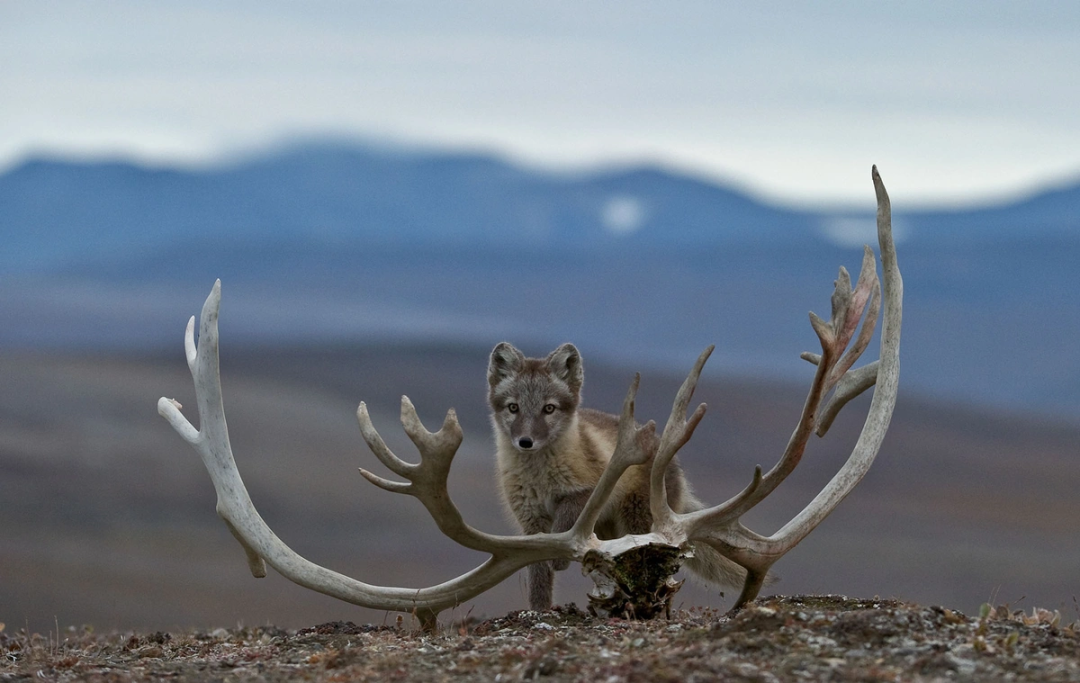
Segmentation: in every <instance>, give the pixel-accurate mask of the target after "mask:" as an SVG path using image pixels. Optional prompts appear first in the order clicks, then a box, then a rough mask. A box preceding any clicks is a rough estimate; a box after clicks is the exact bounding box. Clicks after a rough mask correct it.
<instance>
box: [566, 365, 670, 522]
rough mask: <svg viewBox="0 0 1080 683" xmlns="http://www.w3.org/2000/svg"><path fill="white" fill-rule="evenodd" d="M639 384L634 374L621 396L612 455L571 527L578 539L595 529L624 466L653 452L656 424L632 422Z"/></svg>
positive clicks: (638, 462)
mask: <svg viewBox="0 0 1080 683" xmlns="http://www.w3.org/2000/svg"><path fill="white" fill-rule="evenodd" d="M640 383H641V374H640V373H635V374H634V380H633V381H632V382H631V383H630V388H629V389H628V390H627V391H626V398H624V399H623V407H622V414H621V415H620V416H619V433H618V437H617V440H616V443H615V452H614V453H613V454H612V456H611V460H610V461H609V462H608V464H607V467H605V468H604V472H603V474H601V475H600V481H599V482H597V484H596V487H595V488H594V489H593V491H592V493H591V494H589V499H588V500H587V501H586V502H585V507H584V508H582V510H581V514H579V515H578V518H577V521H575V522H574V526H573V527H572V528H571V529H570V534H571V535H572V536H575V537H578V538H586V537H588V536H589V535H590V534H592V533H593V529H595V528H596V521H597V520H598V519H599V518H600V512H601V511H602V510H603V507H604V505H605V504H606V503H607V501H608V498H610V497H611V494H612V492H613V491H614V490H615V485H616V484H617V483H618V481H619V479H620V478H621V477H622V475H623V473H624V472H626V470H627V469H629V468H630V467H633V466H634V465H644V464H645V463H647V462H649V459H650V458H652V457H654V456H655V454H656V450H655V448H656V423H655V422H653V421H652V420H649V421H648V422H647V423H646V424H645V425H644V426H642V427H638V426H637V424H636V423H635V422H634V399H635V398H636V396H637V390H638V385H639V384H640Z"/></svg>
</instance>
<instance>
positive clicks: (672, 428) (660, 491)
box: [649, 345, 716, 531]
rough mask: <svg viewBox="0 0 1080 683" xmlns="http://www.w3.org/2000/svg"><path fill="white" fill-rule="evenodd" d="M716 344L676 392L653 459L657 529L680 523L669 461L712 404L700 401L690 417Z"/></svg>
mask: <svg viewBox="0 0 1080 683" xmlns="http://www.w3.org/2000/svg"><path fill="white" fill-rule="evenodd" d="M714 348H716V347H715V346H712V345H710V346H709V347H708V348H706V349H705V350H704V351H702V352H701V355H699V356H698V359H697V361H695V362H694V367H693V368H692V369H691V370H690V374H689V375H687V377H686V379H685V380H684V381H683V383H682V386H681V387H680V388H679V393H678V394H676V396H675V401H674V403H673V404H672V406H671V415H670V416H669V417H668V421H667V424H666V425H664V432H663V434H662V435H661V437H660V445H659V446H658V447H657V453H656V459H655V460H653V465H652V470H651V472H650V475H649V477H650V478H649V485H650V487H649V506H650V511H651V512H652V517H653V529H655V530H657V531H662V530H667V529H670V528H671V527H673V526H675V525H676V518H677V515H676V513H675V511H674V510H672V509H671V505H670V503H669V502H668V498H667V486H666V485H665V481H666V476H667V471H668V465H670V464H671V460H672V458H674V457H675V454H676V453H677V452H678V451H679V449H680V448H682V447H683V446H685V445H686V442H687V441H689V440H690V437H692V436H693V435H694V430H695V429H697V426H698V423H700V422H701V419H702V418H703V417H705V411H706V409H707V408H708V406H706V405H705V404H704V403H702V404H700V405H698V407H697V408H696V409H695V410H694V412H693V414H691V415H690V417H687V416H686V411H687V409H688V408H689V406H690V399H692V398H693V397H694V389H696V388H697V383H698V380H699V379H700V378H701V371H702V369H703V368H704V367H705V362H706V361H707V360H709V356H711V355H712V352H713V349H714Z"/></svg>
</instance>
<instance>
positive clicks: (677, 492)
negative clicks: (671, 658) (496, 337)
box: [488, 342, 746, 610]
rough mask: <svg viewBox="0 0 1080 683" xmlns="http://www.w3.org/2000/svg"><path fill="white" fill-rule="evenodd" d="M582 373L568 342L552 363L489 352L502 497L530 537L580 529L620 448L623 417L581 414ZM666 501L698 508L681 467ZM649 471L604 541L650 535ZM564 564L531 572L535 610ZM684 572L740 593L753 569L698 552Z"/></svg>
mask: <svg viewBox="0 0 1080 683" xmlns="http://www.w3.org/2000/svg"><path fill="white" fill-rule="evenodd" d="M584 378H585V373H584V369H583V367H582V362H581V354H580V353H578V350H577V348H576V347H575V346H574V345H573V344H563V345H562V346H560V347H559V348H557V349H555V350H554V351H552V352H551V354H550V355H549V356H548V357H547V358H526V357H525V355H524V354H522V353H521V352H520V351H518V350H517V349H516V348H514V347H513V346H512V345H511V344H509V343H507V342H502V343H501V344H499V345H498V346H496V347H495V349H494V350H493V351H492V352H491V359H490V362H489V364H488V386H489V391H488V400H489V402H490V404H491V423H492V426H493V427H494V430H495V444H496V450H495V458H496V467H497V471H498V483H499V489H500V493H501V495H502V498H503V501H504V503H505V504H506V506H507V507H508V508H509V509H510V512H511V513H512V514H513V515H514V518H515V519H516V520H517V522H518V524H519V525H520V526H521V529H522V531H523V532H524V533H526V534H538V533H547V532H559V531H566V530H567V529H569V528H570V527H572V526H573V525H574V522H575V521H576V520H577V517H578V514H579V513H580V512H581V510H582V508H583V507H584V506H585V501H586V500H588V498H589V494H590V493H592V490H593V487H595V486H596V483H597V482H598V481H599V480H600V475H601V473H603V471H604V467H605V466H606V465H607V462H608V460H609V459H610V458H611V455H612V453H613V452H614V450H615V441H616V437H617V433H618V423H619V419H618V417H616V416H615V415H609V414H607V413H602V412H600V411H597V410H591V409H589V408H582V407H580V402H581V386H582V383H583V382H584ZM665 484H666V486H667V495H668V501H669V503H670V504H671V507H672V509H674V510H675V511H676V512H690V511H692V510H699V509H701V507H702V505H701V502H700V501H698V500H697V499H696V498H695V497H694V496H693V494H692V493H691V492H690V487H689V485H688V484H687V482H686V477H685V476H684V475H683V472H682V469H681V468H680V467H679V465H678V463H677V462H675V461H672V463H671V465H670V466H669V468H668V472H667V478H666V481H665ZM651 526H652V513H651V512H650V511H649V470H648V466H647V465H637V466H634V467H631V468H630V469H628V470H627V471H626V473H625V474H623V476H622V478H621V479H619V483H618V485H617V486H616V488H615V492H614V493H613V494H612V496H611V498H610V499H609V500H608V502H607V504H606V505H605V506H604V510H603V512H602V513H601V516H600V520H599V521H598V522H597V525H596V534H597V536H599V537H600V538H604V539H606V538H618V537H620V536H624V535H626V534H644V533H648V532H649V529H650V527H651ZM568 565H569V561H567V560H556V561H553V562H540V563H537V564H534V565H531V566H530V567H529V605H530V607H531V608H532V609H538V610H541V609H548V608H550V607H551V599H552V592H553V588H554V578H555V575H554V570H556V569H558V570H562V569H566V567H567V566H568ZM686 566H687V568H688V569H689V570H690V571H691V572H692V573H694V574H695V575H696V576H697V577H698V578H700V579H702V580H704V581H705V582H707V583H710V584H721V585H727V586H735V585H739V584H741V583H742V580H743V579H744V577H745V575H746V571H745V570H744V569H743V568H741V567H739V566H738V565H736V564H735V563H734V562H732V561H730V560H728V559H726V558H724V557H723V556H721V555H720V554H719V553H717V552H716V551H715V550H713V549H712V548H710V547H708V546H703V545H699V546H698V547H695V548H694V557H693V558H690V559H688V560H687V562H686Z"/></svg>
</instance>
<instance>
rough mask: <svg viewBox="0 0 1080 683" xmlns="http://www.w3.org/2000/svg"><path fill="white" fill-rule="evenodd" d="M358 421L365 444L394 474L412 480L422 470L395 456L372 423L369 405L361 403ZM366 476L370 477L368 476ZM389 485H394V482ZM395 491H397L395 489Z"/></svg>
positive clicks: (357, 416)
mask: <svg viewBox="0 0 1080 683" xmlns="http://www.w3.org/2000/svg"><path fill="white" fill-rule="evenodd" d="M356 421H357V422H359V423H360V435H361V436H362V437H364V442H365V443H366V444H367V445H368V448H370V449H371V452H372V453H374V454H375V457H376V458H378V459H379V462H381V463H382V464H383V465H385V466H386V469H388V470H390V471H391V472H393V473H394V474H396V475H398V476H400V477H405V478H406V479H410V480H411V479H412V475H413V473H414V472H416V470H418V469H420V466H419V465H414V464H413V463H409V462H405V461H404V460H402V459H401V458H399V457H397V456H396V455H394V452H393V451H391V450H390V447H389V446H387V445H386V442H385V441H383V438H382V435H381V434H379V432H378V430H376V429H375V425H374V424H373V423H372V422H371V415H369V414H368V409H367V404H366V403H364V402H363V401H361V402H360V406H359V407H358V408H357V409H356ZM360 471H361V473H362V472H364V470H360ZM364 476H365V477H368V475H367V474H365V475H364ZM372 476H374V475H372ZM376 479H380V480H381V481H383V482H386V481H387V480H385V479H381V478H379V477H376ZM368 481H371V482H372V483H374V484H376V485H377V486H382V484H379V483H378V482H376V481H375V480H373V479H371V478H370V477H368ZM387 483H390V484H393V483H394V482H387ZM384 488H385V487H384ZM387 490H391V489H387ZM393 490H397V489H396V488H395V489H393Z"/></svg>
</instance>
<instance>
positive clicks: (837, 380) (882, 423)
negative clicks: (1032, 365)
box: [651, 166, 903, 609]
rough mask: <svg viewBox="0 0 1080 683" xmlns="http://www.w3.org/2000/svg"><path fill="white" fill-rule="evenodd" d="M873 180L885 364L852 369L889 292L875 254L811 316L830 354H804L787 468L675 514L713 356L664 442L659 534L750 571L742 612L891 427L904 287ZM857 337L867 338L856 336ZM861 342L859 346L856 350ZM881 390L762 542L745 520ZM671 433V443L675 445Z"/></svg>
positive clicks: (656, 494) (657, 472)
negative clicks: (816, 482) (807, 495)
mask: <svg viewBox="0 0 1080 683" xmlns="http://www.w3.org/2000/svg"><path fill="white" fill-rule="evenodd" d="M871 175H872V177H873V181H874V189H875V191H876V193H877V201H878V214H877V227H878V244H879V246H880V249H881V261H882V271H883V273H884V278H885V315H884V323H883V328H882V335H881V357H880V360H878V361H875V362H873V363H870V364H868V365H866V366H864V367H862V368H859V369H857V370H852V369H851V368H852V366H853V365H854V364H855V361H857V360H858V358H859V356H860V355H861V354H862V352H863V351H865V350H866V348H867V346H869V343H870V339H871V337H872V336H873V334H874V327H875V325H876V321H877V314H878V309H879V307H880V303H881V286H880V283H879V281H878V278H877V272H876V267H875V263H874V256H873V252H871V250H870V248H869V247H866V250H865V253H864V256H863V265H862V270H861V272H860V273H859V279H858V283H857V284H856V286H855V287H854V288H852V286H851V279H850V277H849V276H848V273H847V271H846V270H844V269H843V268H841V269H840V276H839V277H838V278H837V280H836V286H835V290H834V292H833V297H832V317H831V319H830V320H829V321H828V322H826V321H824V320H822V319H821V318H819V317H818V316H817V315H815V314H813V313H811V314H810V323H811V325H812V326H813V328H814V331H815V332H816V333H817V336H818V339H819V340H820V341H821V354H803V358H805V359H807V360H808V361H810V362H811V363H813V364H815V365H816V366H817V371H816V372H815V373H814V379H813V382H812V383H811V386H810V393H809V395H808V396H807V398H806V403H805V404H804V406H803V411H802V415H801V416H800V418H799V423H798V425H797V426H796V427H795V431H794V433H793V434H792V435H791V439H790V440H789V441H788V445H787V448H786V449H785V450H784V453H783V455H782V456H781V457H780V460H779V462H778V463H777V464H776V465H775V466H774V467H773V468H772V469H771V470H769V472H768V473H766V474H764V475H762V472H761V467H760V466H758V468H757V469H756V470H755V472H754V476H753V478H752V480H751V482H750V484H749V485H748V486H747V487H746V488H745V489H743V490H742V491H741V492H740V493H738V494H737V495H735V496H734V497H732V498H731V499H730V500H728V501H726V502H724V503H721V504H720V505H716V506H714V507H711V508H707V509H704V510H699V511H696V512H690V513H685V514H679V513H676V512H675V511H673V510H672V509H671V507H670V506H669V505H668V503H667V499H666V497H665V495H664V473H665V472H666V470H667V465H668V463H669V462H670V460H671V458H672V457H673V456H674V454H675V451H676V450H678V449H677V448H665V447H664V445H663V444H664V443H667V442H668V441H676V440H677V441H679V442H680V443H685V440H686V439H687V438H689V433H692V432H693V428H694V426H695V425H696V424H697V422H698V421H699V420H700V419H701V413H702V411H703V410H704V406H703V405H702V406H699V407H698V409H697V411H696V412H695V413H694V414H693V415H692V416H691V417H690V419H689V420H687V419H686V410H687V406H688V404H689V401H690V398H691V397H692V396H693V392H694V387H695V385H696V384H697V378H698V375H699V374H700V371H701V366H702V365H704V363H705V360H706V359H707V358H708V355H709V353H710V352H711V351H712V349H711V348H710V349H707V350H706V351H705V353H703V354H702V355H701V357H700V358H699V359H698V362H697V365H696V366H695V368H694V371H693V372H691V373H690V376H689V377H688V378H687V380H686V383H684V384H683V387H682V389H681V390H680V391H679V395H678V398H677V399H676V401H675V406H674V408H673V410H672V413H671V419H670V420H669V421H668V426H667V427H666V428H665V429H664V434H663V436H662V437H661V444H662V445H661V446H660V449H659V452H658V454H657V457H656V460H655V461H654V462H653V466H652V481H651V484H652V491H651V497H652V499H651V505H652V513H653V519H654V531H658V532H661V533H663V534H664V535H665V536H667V537H668V538H669V539H671V542H672V543H675V544H679V543H686V542H689V543H691V544H693V543H705V544H707V545H709V546H711V547H713V548H715V549H716V550H717V551H718V552H720V553H721V554H722V555H724V556H725V557H727V558H729V559H731V560H733V561H735V562H737V563H738V564H740V565H742V566H743V567H745V568H746V570H747V578H746V583H745V585H744V587H743V591H742V594H741V595H740V596H739V598H738V600H736V603H735V606H734V607H733V609H739V608H740V607H741V606H742V605H743V604H745V603H746V602H747V601H749V600H753V599H754V598H755V597H756V596H757V594H758V591H759V590H760V589H761V586H762V584H763V582H764V579H765V575H766V573H767V572H768V570H769V567H771V566H772V564H773V563H774V562H776V561H777V560H778V559H780V557H782V556H783V555H784V554H785V553H786V552H787V551H789V550H791V549H792V548H794V547H795V545H797V544H798V543H799V542H800V541H801V540H802V539H804V538H805V537H806V536H807V534H809V533H810V532H811V531H813V530H814V528H815V527H816V526H817V525H818V524H820V523H821V522H822V520H824V519H825V517H827V516H828V515H829V514H830V513H831V512H832V511H833V510H834V509H835V508H836V506H837V505H838V504H839V503H840V501H841V500H843V499H844V498H845V497H846V496H847V495H848V493H850V492H851V490H852V489H853V488H854V487H855V485H856V484H858V483H859V481H860V480H861V479H862V478H863V476H864V475H865V474H866V472H867V470H869V468H870V465H871V464H873V462H874V458H875V457H876V456H877V453H878V450H879V448H880V447H881V442H882V440H883V439H884V437H885V432H886V430H887V429H888V427H889V421H890V419H891V418H892V412H893V407H894V406H895V405H896V393H897V384H898V381H899V375H900V355H899V352H900V321H901V308H902V301H903V280H902V279H901V277H900V270H899V268H898V266H897V263H896V249H895V245H894V244H893V238H892V216H891V209H890V205H889V195H888V193H886V191H885V186H884V184H883V183H882V182H881V176H880V175H879V174H878V171H877V167H876V166H875V167H874V168H873V170H872V173H871ZM864 313H865V316H864ZM864 317H865V320H863V323H862V328H861V329H859V321H860V320H861V319H863V318H864ZM857 329H858V330H859V334H858V336H855V332H856V330H857ZM852 339H854V340H855V343H854V344H853V345H852V346H851V348H850V349H848V348H847V347H848V344H850V343H851V341H852ZM845 349H846V350H847V352H846V353H845ZM874 384H877V386H878V389H877V390H876V391H875V392H874V398H873V400H872V401H871V404H870V412H869V414H868V415H867V418H866V422H865V424H864V425H863V430H862V433H861V434H860V436H859V440H858V442H857V443H856V445H855V448H854V450H853V451H852V453H851V456H850V457H849V458H848V461H847V462H846V463H845V464H844V466H843V467H842V468H841V469H840V471H839V472H838V473H837V474H836V476H834V477H833V479H832V480H831V481H830V482H829V483H828V484H827V485H826V486H825V488H824V489H823V490H822V491H821V492H820V493H819V494H818V495H817V496H816V497H815V498H814V499H813V501H811V502H810V504H809V505H807V506H806V508H805V509H804V510H803V511H802V512H800V513H799V514H798V515H796V517H795V518H794V519H792V520H791V521H790V522H788V523H787V524H786V525H785V526H784V527H783V528H781V529H780V530H779V531H777V532H776V533H775V534H773V535H772V536H761V535H759V534H756V533H754V532H753V531H751V530H749V529H747V528H746V527H745V526H743V525H742V523H741V522H740V521H739V520H740V518H741V517H742V516H743V515H744V514H746V513H747V512H748V511H749V510H750V509H752V508H753V507H754V506H755V505H757V504H758V503H760V502H761V501H762V500H764V498H765V497H766V496H768V495H769V494H770V493H772V492H773V491H774V490H775V489H776V487H777V486H779V485H780V483H781V482H783V481H784V479H786V478H787V476H788V475H789V474H790V473H791V472H792V471H793V470H794V469H795V467H796V465H798V464H799V461H800V459H801V458H802V456H803V453H804V452H805V450H806V445H807V442H808V441H809V439H810V434H811V433H813V432H815V431H816V432H817V434H818V435H819V436H823V435H824V434H825V432H826V431H828V428H829V426H830V425H831V424H832V421H833V419H834V418H835V417H836V415H837V414H838V413H839V412H840V410H841V409H842V408H843V407H844V405H846V404H847V402H848V401H850V400H851V399H852V398H854V397H855V396H857V395H859V394H860V393H862V392H863V391H865V390H866V389H869V388H870V387H871V386H874ZM830 391H832V392H833V394H832V397H831V399H830V400H829V402H828V403H827V404H826V405H825V407H824V408H823V409H822V407H821V406H822V402H823V401H824V399H825V397H826V396H827V395H829V392H830ZM669 432H670V433H671V434H672V436H671V437H670V438H669Z"/></svg>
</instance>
